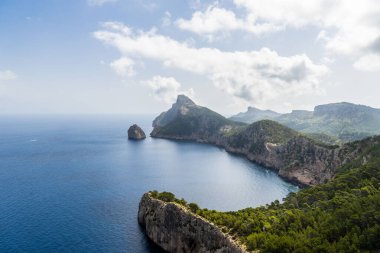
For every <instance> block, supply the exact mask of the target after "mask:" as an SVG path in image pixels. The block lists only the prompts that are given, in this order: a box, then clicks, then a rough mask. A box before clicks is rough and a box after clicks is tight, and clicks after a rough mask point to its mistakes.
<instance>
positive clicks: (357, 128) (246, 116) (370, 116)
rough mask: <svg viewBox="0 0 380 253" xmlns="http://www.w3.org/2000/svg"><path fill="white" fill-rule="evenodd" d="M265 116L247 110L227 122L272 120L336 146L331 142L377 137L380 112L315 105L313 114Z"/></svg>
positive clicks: (342, 105)
mask: <svg viewBox="0 0 380 253" xmlns="http://www.w3.org/2000/svg"><path fill="white" fill-rule="evenodd" d="M266 112H268V111H263V110H260V109H257V108H254V109H252V107H250V109H248V111H247V112H245V113H239V114H237V115H235V116H232V117H231V118H230V119H231V120H236V121H239V122H245V123H253V122H255V121H258V120H261V119H271V120H275V121H277V122H279V123H281V124H283V125H286V126H288V127H290V128H292V129H294V130H297V131H300V132H303V133H308V134H312V135H313V136H314V137H317V138H318V135H316V134H324V135H325V137H323V136H321V137H322V139H321V140H324V139H326V138H328V139H331V138H332V140H330V142H329V143H334V142H335V143H338V142H336V141H334V138H337V139H340V140H342V141H345V142H346V141H353V140H360V139H363V138H366V137H369V136H372V135H378V134H380V109H376V108H371V107H369V106H364V105H356V104H351V103H346V102H343V103H333V104H326V105H318V106H316V107H315V108H314V111H303V110H294V111H292V112H291V113H287V114H278V113H277V114H276V113H271V114H267V113H266ZM327 136H331V137H327Z"/></svg>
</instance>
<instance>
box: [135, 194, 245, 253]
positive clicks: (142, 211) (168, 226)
mask: <svg viewBox="0 0 380 253" xmlns="http://www.w3.org/2000/svg"><path fill="white" fill-rule="evenodd" d="M138 221H139V223H140V225H141V226H142V227H143V228H144V229H145V231H146V234H147V236H148V237H149V238H150V239H151V240H152V241H153V242H155V243H156V244H157V245H159V246H160V247H161V248H163V249H164V250H166V251H168V252H175V253H177V252H178V253H206V252H207V253H211V252H212V253H245V252H246V251H245V250H244V249H243V248H241V246H239V245H238V244H237V243H236V242H235V241H234V240H233V239H232V238H231V237H229V236H228V235H226V234H224V233H223V232H222V231H221V230H220V229H219V228H218V227H216V226H215V225H213V224H212V223H210V222H208V221H206V220H205V219H203V218H201V217H199V216H197V215H195V214H193V213H191V212H190V211H189V210H187V209H186V208H184V207H182V206H180V205H178V204H176V203H171V202H169V203H167V202H164V201H161V200H158V199H155V198H152V197H151V195H150V193H145V194H144V195H143V197H142V199H141V201H140V206H139V212H138Z"/></svg>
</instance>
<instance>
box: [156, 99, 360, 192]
mask: <svg viewBox="0 0 380 253" xmlns="http://www.w3.org/2000/svg"><path fill="white" fill-rule="evenodd" d="M153 127H154V129H153V131H152V133H151V136H152V137H156V138H167V139H175V140H190V141H197V142H203V143H209V144H214V145H217V146H220V147H223V148H225V149H226V150H227V151H228V152H231V153H236V154H241V155H244V156H246V157H247V158H248V159H249V160H251V161H254V162H256V163H259V164H262V165H264V166H267V167H270V168H273V169H274V170H276V171H277V172H278V173H279V175H280V176H282V177H284V178H286V179H288V180H291V181H294V182H297V183H301V184H305V185H313V184H320V183H323V182H325V181H327V180H329V179H331V178H332V177H333V176H334V175H335V168H337V167H339V166H340V165H343V164H345V163H347V162H350V161H351V160H352V159H355V158H356V154H357V153H358V149H359V148H360V147H358V146H357V145H343V146H342V147H338V146H329V145H325V144H322V143H320V142H318V141H315V140H314V139H312V138H310V137H309V136H306V135H305V134H301V133H299V132H297V131H295V130H293V129H291V128H288V127H286V126H284V125H281V124H279V123H277V122H275V121H271V120H261V121H258V122H255V123H252V124H250V125H248V124H245V123H239V122H235V121H232V120H230V119H226V118H225V117H223V116H222V115H220V114H218V113H216V112H213V111H211V110H210V109H208V108H206V107H202V106H199V105H196V104H195V103H194V102H193V101H191V100H190V99H189V98H187V97H185V96H179V97H178V99H177V102H176V103H175V104H173V106H172V107H171V109H169V110H168V111H167V112H164V113H162V114H160V115H159V116H158V117H157V118H156V119H155V120H154V121H153Z"/></svg>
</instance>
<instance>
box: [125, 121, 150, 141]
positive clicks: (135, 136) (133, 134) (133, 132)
mask: <svg viewBox="0 0 380 253" xmlns="http://www.w3.org/2000/svg"><path fill="white" fill-rule="evenodd" d="M145 138H146V136H145V133H144V131H143V130H142V129H141V127H139V126H138V125H136V124H134V125H133V126H131V127H130V128H129V129H128V139H130V140H143V139H145Z"/></svg>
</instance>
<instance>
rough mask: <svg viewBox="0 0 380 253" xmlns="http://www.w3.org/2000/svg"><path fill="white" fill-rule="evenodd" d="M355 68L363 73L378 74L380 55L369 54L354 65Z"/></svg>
mask: <svg viewBox="0 0 380 253" xmlns="http://www.w3.org/2000/svg"><path fill="white" fill-rule="evenodd" d="M354 67H355V68H356V69H358V70H362V71H370V72H376V71H380V55H378V54H367V55H364V56H363V57H360V58H359V60H357V61H356V62H355V63H354Z"/></svg>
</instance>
